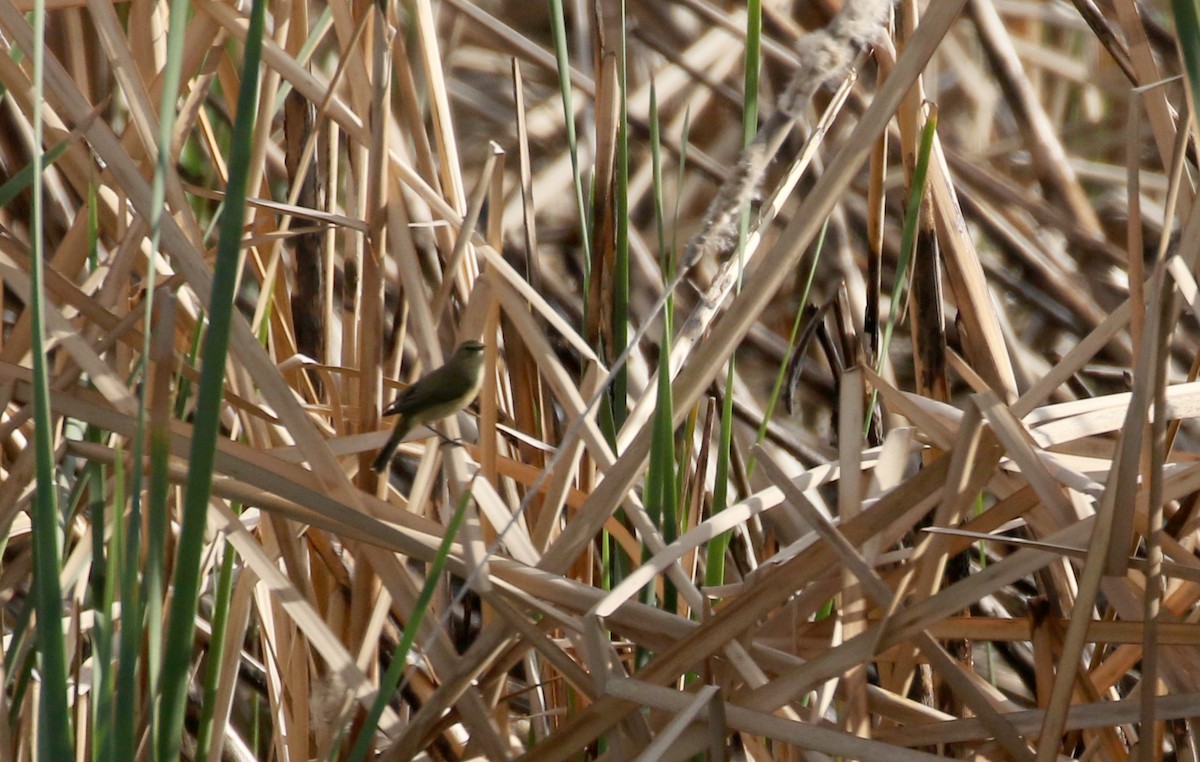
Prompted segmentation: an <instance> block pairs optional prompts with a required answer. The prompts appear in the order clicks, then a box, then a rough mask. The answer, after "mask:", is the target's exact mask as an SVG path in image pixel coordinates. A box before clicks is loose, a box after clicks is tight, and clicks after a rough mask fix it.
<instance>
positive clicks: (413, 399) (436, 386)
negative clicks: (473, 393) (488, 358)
mask: <svg viewBox="0 0 1200 762" xmlns="http://www.w3.org/2000/svg"><path fill="white" fill-rule="evenodd" d="M443 369H444V368H438V369H436V370H434V371H431V372H430V373H429V375H427V376H424V377H422V378H421V379H420V380H419V381H417V382H416V383H415V384H413V385H412V386H410V387H408V388H407V389H405V390H404V391H402V392H400V394H399V395H398V396H397V397H396V400H395V401H394V402H393V403H392V404H390V405H388V407H387V409H386V410H384V411H383V414H384V415H397V414H402V415H408V414H410V413H412V412H413V411H416V410H425V409H426V408H432V407H437V406H438V405H444V404H447V403H450V402H453V401H454V400H456V399H458V398H460V397H461V396H462V391H463V390H462V388H461V384H460V385H459V388H457V389H456V388H455V385H454V384H451V383H448V382H449V380H450V379H449V378H444V377H445V376H446V375H447V374H445V373H443V372H442V371H443Z"/></svg>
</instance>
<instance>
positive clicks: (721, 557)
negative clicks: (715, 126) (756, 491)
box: [704, 0, 762, 587]
mask: <svg viewBox="0 0 1200 762" xmlns="http://www.w3.org/2000/svg"><path fill="white" fill-rule="evenodd" d="M761 71H762V2H761V0H749V2H748V3H747V4H746V57H745V84H744V87H745V90H744V95H743V99H742V147H743V148H745V147H746V146H748V145H750V142H751V141H753V140H754V136H755V134H757V132H758V80H759V73H760V72H761ZM749 212H750V210H749V208H746V209H743V210H742V220H741V225H740V226H739V228H738V244H737V254H736V256H737V258H738V280H737V291H741V289H742V254H743V249H744V246H745V241H746V229H747V225H748V223H749V219H750V218H749ZM735 368H736V365H735V360H734V357H732V356H730V358H729V370H728V371H727V372H726V374H725V395H724V397H723V402H722V405H721V432H720V441H719V444H718V448H717V475H716V485H715V487H714V489H713V503H712V512H713V513H719V512H720V511H722V510H724V509H725V506H726V505H727V504H728V501H729V467H730V461H731V458H730V452H729V448H730V447H731V446H732V445H733V379H734V371H735ZM729 537H730V535H729V533H728V532H724V533H722V534H720V535H717V536H716V537H714V538H713V539H712V540H710V541H709V543H708V552H707V563H706V565H705V570H704V583H705V584H706V585H708V586H709V587H714V586H717V585H722V584H724V582H725V551H726V550H727V549H728V548H729Z"/></svg>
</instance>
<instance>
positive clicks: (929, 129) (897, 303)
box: [863, 114, 937, 432]
mask: <svg viewBox="0 0 1200 762" xmlns="http://www.w3.org/2000/svg"><path fill="white" fill-rule="evenodd" d="M936 134H937V115H936V114H930V115H929V118H928V119H926V120H925V128H924V129H923V130H922V131H921V148H920V150H919V151H918V152H917V162H916V164H915V166H914V167H913V176H912V187H911V188H910V189H909V194H908V208H907V209H906V210H905V214H904V229H903V232H902V233H901V235H900V259H899V260H898V261H897V262H896V277H895V279H894V280H893V281H892V299H891V303H892V306H891V308H890V309H889V310H888V319H887V323H886V324H885V325H884V327H883V336H882V337H881V339H880V342H879V357H878V358H877V360H876V366H875V372H876V373H879V374H881V375H882V374H883V366H884V363H885V362H886V361H887V356H888V347H889V346H890V345H891V343H892V332H893V331H894V330H895V329H896V317H897V316H898V315H899V314H900V309H901V305H902V304H904V284H905V283H907V282H908V266H909V263H910V262H911V260H912V252H913V247H914V246H915V245H916V241H917V220H918V219H919V218H920V214H921V203H922V201H923V199H924V198H925V177H926V175H928V174H929V157H930V155H931V154H932V152H933V138H934V135H936ZM876 395H877V392H876V391H874V390H873V391H872V392H871V404H870V405H868V406H867V416H866V420H865V421H864V422H863V431H864V432H865V431H868V430H869V427H870V425H871V418H872V416H874V414H875V403H876Z"/></svg>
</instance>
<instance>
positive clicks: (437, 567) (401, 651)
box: [346, 489, 471, 762]
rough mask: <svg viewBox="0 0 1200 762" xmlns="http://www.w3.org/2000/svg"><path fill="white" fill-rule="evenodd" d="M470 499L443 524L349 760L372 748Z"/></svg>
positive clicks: (465, 495)
mask: <svg viewBox="0 0 1200 762" xmlns="http://www.w3.org/2000/svg"><path fill="white" fill-rule="evenodd" d="M470 501H471V491H470V490H469V489H468V490H465V491H464V492H463V496H462V499H461V500H459V501H458V507H457V508H455V510H454V515H453V516H452V517H451V518H450V523H449V524H447V525H446V534H445V535H443V537H442V542H441V544H440V545H438V551H437V555H436V556H434V559H433V563H432V564H430V566H429V574H428V576H426V577H425V584H424V585H422V586H421V593H420V595H418V596H417V601H416V603H415V604H414V606H413V612H412V618H411V619H410V620H409V622H408V623H407V624H406V625H405V627H404V635H403V636H402V637H401V638H400V643H399V644H398V645H397V646H396V650H395V651H394V652H393V653H392V662H391V664H389V665H388V671H387V674H386V675H384V677H383V680H382V681H381V682H380V684H379V695H377V696H376V697H375V703H374V704H372V705H371V711H370V712H368V713H367V719H366V720H365V721H364V722H363V725H362V729H361V730H360V731H359V733H358V738H356V739H355V741H354V747H353V748H352V749H351V750H350V754H349V756H348V757H346V759H347V760H348V761H349V762H362V761H363V760H364V759H366V756H367V751H368V750H369V749H370V748H371V738H372V737H373V736H374V735H375V729H376V728H377V727H379V718H380V717H382V716H383V709H384V707H386V706H387V702H388V700H389V699H390V698H391V697H392V696H394V695H395V694H396V690H397V689H398V688H399V687H400V678H401V677H402V676H403V675H404V665H405V663H406V662H407V660H408V652H409V649H411V648H412V644H413V642H414V641H415V640H416V638H417V632H418V631H419V630H420V629H421V622H422V621H423V620H424V618H425V613H426V612H427V611H428V610H429V602H430V601H431V600H433V593H434V591H435V590H437V584H438V579H439V578H440V577H441V576H442V570H443V569H445V568H446V558H447V557H448V556H449V555H450V546H451V545H452V544H453V543H454V538H455V537H457V536H458V528H459V526H460V525H461V524H462V521H463V517H464V516H465V515H466V513H467V506H468V505H469V504H470Z"/></svg>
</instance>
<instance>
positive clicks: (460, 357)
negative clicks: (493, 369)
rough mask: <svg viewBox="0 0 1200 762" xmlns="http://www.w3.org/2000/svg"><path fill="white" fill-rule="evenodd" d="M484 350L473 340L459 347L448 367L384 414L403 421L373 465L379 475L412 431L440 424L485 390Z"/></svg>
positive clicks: (426, 378) (416, 385) (411, 389)
mask: <svg viewBox="0 0 1200 762" xmlns="http://www.w3.org/2000/svg"><path fill="white" fill-rule="evenodd" d="M483 350H484V346H483V344H482V343H480V342H478V341H475V340H474V339H468V340H467V341H464V342H463V343H461V344H459V345H458V348H457V349H455V350H454V355H453V356H451V358H450V359H449V360H448V361H447V362H446V364H445V365H443V366H442V367H440V368H436V369H434V370H431V371H429V372H428V373H426V374H425V375H424V376H421V378H420V379H418V380H417V382H416V383H414V384H413V385H412V386H410V387H408V388H407V389H405V390H404V391H402V392H400V394H399V396H397V397H396V400H395V401H394V402H392V404H391V405H389V406H388V407H387V408H386V409H385V410H384V411H383V414H384V415H399V416H400V419H399V420H398V421H396V428H394V429H392V435H391V436H390V437H388V441H387V444H386V445H384V446H383V449H382V450H380V451H379V455H377V456H375V460H374V462H372V463H371V468H372V469H374V471H375V472H376V473H382V472H383V470H384V469H386V468H387V467H388V464H389V463H391V462H392V456H393V455H395V454H396V448H397V447H399V446H400V443H401V442H402V441H404V437H405V436H406V435H407V434H408V432H410V431H412V430H413V428H415V427H417V426H420V425H422V424H426V423H432V422H434V421H440V420H441V419H443V418H446V417H447V416H451V415H454V414H455V413H457V412H458V411H459V410H462V409H463V408H465V407H466V406H467V405H469V404H471V400H473V399H475V395H477V394H479V387H481V386H483Z"/></svg>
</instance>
